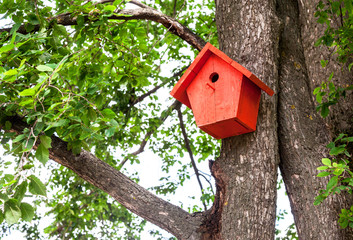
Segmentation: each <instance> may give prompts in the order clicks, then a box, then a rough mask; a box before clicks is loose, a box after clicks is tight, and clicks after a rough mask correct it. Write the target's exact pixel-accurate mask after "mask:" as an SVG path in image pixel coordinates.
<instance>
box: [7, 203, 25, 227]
mask: <svg viewBox="0 0 353 240" xmlns="http://www.w3.org/2000/svg"><path fill="white" fill-rule="evenodd" d="M4 213H5V219H6V222H7V223H8V224H9V225H11V224H14V223H17V222H18V220H19V219H20V217H21V209H20V208H19V206H18V204H17V200H16V199H9V200H8V201H6V202H5V204H4Z"/></svg>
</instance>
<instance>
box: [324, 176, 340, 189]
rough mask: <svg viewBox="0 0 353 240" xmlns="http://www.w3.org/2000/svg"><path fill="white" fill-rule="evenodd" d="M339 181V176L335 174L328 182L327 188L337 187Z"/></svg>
mask: <svg viewBox="0 0 353 240" xmlns="http://www.w3.org/2000/svg"><path fill="white" fill-rule="evenodd" d="M337 183H338V176H333V177H332V178H331V179H330V181H328V183H327V186H326V189H327V190H330V189H332V188H333V187H335V186H336V185H337Z"/></svg>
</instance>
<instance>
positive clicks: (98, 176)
mask: <svg viewBox="0 0 353 240" xmlns="http://www.w3.org/2000/svg"><path fill="white" fill-rule="evenodd" d="M8 120H9V121H11V123H12V130H14V131H16V132H18V133H21V132H22V131H23V129H24V128H28V127H29V126H28V125H27V124H25V123H24V122H22V120H21V119H20V118H19V117H9V119H8ZM52 146H53V147H52V148H51V149H50V150H49V153H50V158H51V159H53V160H54V161H56V162H57V163H59V164H61V165H63V166H65V167H67V168H69V169H71V170H72V171H74V172H75V173H76V174H78V175H79V176H80V177H81V178H82V179H84V180H86V181H88V182H89V183H91V184H92V185H94V186H96V187H98V188H100V189H101V190H103V191H105V192H106V193H108V194H109V195H110V196H112V197H113V198H114V199H116V200H117V201H118V202H119V203H120V204H122V205H123V206H125V207H126V208H127V209H129V210H130V211H131V212H133V213H135V214H137V215H139V216H141V217H142V218H144V219H146V220H148V221H150V222H152V223H154V224H156V225H157V226H159V227H161V228H163V229H165V230H166V231H168V232H170V233H172V234H173V235H175V236H176V237H177V238H178V239H196V238H199V237H198V233H196V229H198V228H199V226H200V224H201V219H200V217H201V216H199V217H194V216H192V215H190V214H189V213H187V212H186V211H184V210H183V209H181V208H179V207H177V206H175V205H173V204H171V203H169V202H167V201H164V200H162V199H160V198H158V197H157V196H155V195H154V194H152V193H150V192H148V191H147V190H146V189H144V188H143V187H141V186H139V185H138V184H136V183H135V182H133V181H132V180H131V179H129V178H128V177H126V176H125V175H123V174H122V173H121V172H119V171H117V170H116V169H115V168H113V167H112V166H110V165H108V164H107V163H105V162H103V161H102V160H100V159H98V158H97V157H96V156H94V155H93V154H92V153H90V152H88V151H85V150H82V151H81V153H80V154H78V155H74V154H73V153H72V152H71V151H69V150H67V143H66V142H64V141H63V140H61V139H59V138H57V137H55V136H52ZM185 223H187V224H185Z"/></svg>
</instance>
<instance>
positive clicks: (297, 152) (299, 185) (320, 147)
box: [278, 0, 352, 239]
mask: <svg viewBox="0 0 353 240" xmlns="http://www.w3.org/2000/svg"><path fill="white" fill-rule="evenodd" d="M316 4H317V3H315V2H314V1H311V2H310V1H309V2H308V1H285V0H281V1H279V3H278V11H279V13H280V15H281V18H282V19H283V25H284V27H283V32H282V35H281V41H280V76H279V77H280V78H279V110H278V113H279V145H280V156H281V162H280V169H281V173H282V175H283V179H284V182H285V185H286V189H287V193H288V196H289V199H290V203H291V207H292V212H293V215H294V219H295V223H296V226H297V230H298V234H299V236H300V239H352V231H351V229H346V230H341V229H340V227H339V225H338V215H339V213H340V209H342V208H346V207H349V205H348V204H349V203H350V202H351V201H350V200H349V199H350V197H348V196H344V195H343V194H341V195H339V196H334V197H329V198H328V199H326V200H325V201H324V202H323V203H322V204H321V205H319V206H314V205H313V201H314V198H315V196H317V194H318V190H320V189H324V188H326V183H327V179H326V178H318V177H316V175H317V174H318V171H317V170H316V168H317V167H319V166H321V165H322V163H321V159H322V158H323V157H327V156H328V151H327V149H326V148H325V146H326V145H327V144H328V143H329V141H331V138H332V137H333V136H334V131H347V130H348V126H349V124H347V123H348V119H347V117H349V116H348V114H347V115H346V116H344V115H342V113H338V112H337V111H333V113H334V114H333V115H334V116H338V117H336V118H332V119H331V120H329V121H327V122H326V123H325V122H324V120H323V119H322V117H321V116H320V115H319V114H318V113H316V111H315V102H314V100H313V94H312V92H313V90H314V88H315V87H317V86H318V85H320V84H321V83H322V81H325V80H327V79H328V77H329V75H330V73H331V71H335V74H338V75H340V76H341V79H340V81H341V83H342V82H345V81H346V80H347V76H345V75H346V74H347V73H342V72H341V69H340V67H339V65H338V64H337V62H335V59H334V58H333V57H332V56H330V55H329V51H328V50H327V49H325V48H323V47H321V48H318V47H314V43H315V41H316V40H317V39H318V38H319V37H320V36H321V35H322V34H323V30H324V29H323V26H318V24H317V23H316V19H315V18H314V12H315V6H316ZM321 58H324V59H330V64H329V67H327V68H326V69H323V68H322V67H321V65H320V59H321ZM348 105H349V104H347V103H344V104H340V107H339V108H340V109H341V108H342V106H343V108H348V109H349V107H350V109H351V108H352V105H351V104H350V106H348ZM345 118H346V119H345ZM330 125H331V126H332V127H329V126H330ZM333 126H334V127H333ZM323 226H325V227H323Z"/></svg>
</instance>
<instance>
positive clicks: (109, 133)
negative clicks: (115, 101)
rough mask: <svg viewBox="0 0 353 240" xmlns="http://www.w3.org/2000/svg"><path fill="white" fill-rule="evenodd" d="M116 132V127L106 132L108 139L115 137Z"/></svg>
mask: <svg viewBox="0 0 353 240" xmlns="http://www.w3.org/2000/svg"><path fill="white" fill-rule="evenodd" d="M115 130H116V128H115V127H111V128H108V129H106V130H105V132H104V133H105V136H106V137H108V138H109V137H111V136H113V135H114V133H115Z"/></svg>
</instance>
